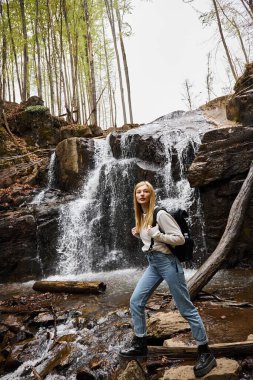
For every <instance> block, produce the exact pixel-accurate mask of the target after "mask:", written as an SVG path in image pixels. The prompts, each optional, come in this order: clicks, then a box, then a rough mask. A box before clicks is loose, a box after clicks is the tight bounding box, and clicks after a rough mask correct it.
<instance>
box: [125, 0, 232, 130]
mask: <svg viewBox="0 0 253 380" xmlns="http://www.w3.org/2000/svg"><path fill="white" fill-rule="evenodd" d="M133 3H134V4H135V6H134V9H133V12H132V15H129V16H127V21H129V24H130V25H131V26H132V30H133V35H132V36H131V37H130V38H128V39H125V42H126V50H127V58H128V65H129V71H130V80H131V90H132V101H133V113H134V121H135V122H139V123H142V122H150V121H152V120H154V119H155V118H157V117H159V116H162V115H165V114H167V113H169V112H171V111H175V110H178V109H187V106H186V104H185V101H183V93H184V90H183V82H184V81H185V79H188V80H189V81H190V82H191V83H192V84H193V87H192V91H193V93H194V94H195V96H196V97H197V98H196V105H200V104H202V103H204V102H205V101H206V99H207V92H206V88H205V78H206V74H207V54H208V52H209V51H210V50H211V49H212V52H213V62H212V64H213V69H214V71H215V73H216V77H215V80H216V94H217V95H222V90H221V88H222V87H224V86H225V85H226V80H227V78H226V74H225V71H224V70H223V68H222V66H224V60H223V58H222V57H223V55H224V54H223V51H222V47H220V50H221V51H220V52H218V56H217V52H216V56H217V59H216V61H215V59H214V56H215V44H214V33H215V32H214V30H212V29H211V28H203V26H202V24H201V22H200V20H199V19H198V14H197V13H196V12H195V11H194V10H193V9H192V7H191V6H190V5H188V4H185V3H183V1H182V0H153V1H152V2H146V1H143V0H134V1H133ZM194 5H195V7H196V8H198V9H202V10H208V9H210V5H211V1H210V0H195V2H194Z"/></svg>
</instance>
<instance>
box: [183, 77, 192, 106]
mask: <svg viewBox="0 0 253 380" xmlns="http://www.w3.org/2000/svg"><path fill="white" fill-rule="evenodd" d="M183 86H184V89H185V95H184V100H185V101H186V104H187V105H188V108H189V110H190V111H191V110H192V93H191V88H192V84H191V83H190V82H189V80H188V79H186V80H185V81H184V83H183Z"/></svg>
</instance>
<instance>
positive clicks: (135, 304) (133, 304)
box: [130, 293, 143, 310]
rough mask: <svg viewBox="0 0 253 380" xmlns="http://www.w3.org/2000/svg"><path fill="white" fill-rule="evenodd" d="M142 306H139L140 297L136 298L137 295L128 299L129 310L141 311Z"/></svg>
mask: <svg viewBox="0 0 253 380" xmlns="http://www.w3.org/2000/svg"><path fill="white" fill-rule="evenodd" d="M142 307H143V306H142V305H141V300H140V297H138V294H137V295H136V294H134V293H133V294H132V296H131V298H130V309H131V310H136V309H141V308H142Z"/></svg>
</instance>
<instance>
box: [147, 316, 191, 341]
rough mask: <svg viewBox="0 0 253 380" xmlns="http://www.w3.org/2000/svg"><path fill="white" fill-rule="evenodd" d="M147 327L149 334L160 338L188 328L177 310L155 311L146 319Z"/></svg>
mask: <svg viewBox="0 0 253 380" xmlns="http://www.w3.org/2000/svg"><path fill="white" fill-rule="evenodd" d="M147 327H148V335H149V336H152V337H154V338H161V339H165V338H168V337H170V336H172V335H175V334H176V333H179V332H182V331H187V330H190V327H189V324H188V323H187V322H186V320H185V319H184V318H183V317H181V315H180V314H179V312H177V311H169V312H168V313H164V312H160V313H156V314H155V315H153V316H151V317H150V318H149V319H148V322H147Z"/></svg>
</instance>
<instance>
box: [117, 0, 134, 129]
mask: <svg viewBox="0 0 253 380" xmlns="http://www.w3.org/2000/svg"><path fill="white" fill-rule="evenodd" d="M116 16H117V21H118V27H119V40H120V46H121V52H122V59H123V65H124V72H125V77H126V85H127V97H128V106H129V116H130V123H131V124H133V111H132V100H131V88H130V79H129V71H128V64H127V56H126V50H125V45H124V41H123V30H122V18H121V15H120V11H119V2H118V0H116Z"/></svg>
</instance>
